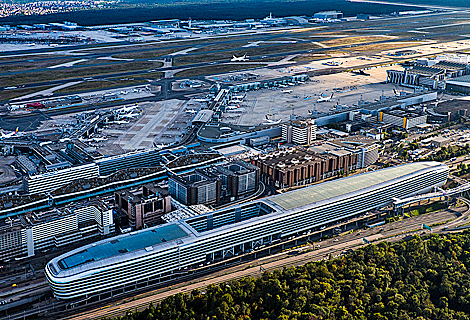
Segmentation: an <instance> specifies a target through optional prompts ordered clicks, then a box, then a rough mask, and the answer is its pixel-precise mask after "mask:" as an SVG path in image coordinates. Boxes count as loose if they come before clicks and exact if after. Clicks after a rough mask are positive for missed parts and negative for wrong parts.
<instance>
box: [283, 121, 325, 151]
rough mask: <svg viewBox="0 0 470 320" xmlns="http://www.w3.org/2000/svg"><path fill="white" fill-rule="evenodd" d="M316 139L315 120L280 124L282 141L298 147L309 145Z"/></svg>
mask: <svg viewBox="0 0 470 320" xmlns="http://www.w3.org/2000/svg"><path fill="white" fill-rule="evenodd" d="M316 139H317V126H316V125H315V120H313V119H308V120H295V121H291V122H289V123H284V124H282V140H284V141H286V142H287V143H295V144H298V145H311V144H313V143H314V141H315V140H316Z"/></svg>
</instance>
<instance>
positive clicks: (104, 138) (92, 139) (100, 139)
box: [79, 137, 108, 142]
mask: <svg viewBox="0 0 470 320" xmlns="http://www.w3.org/2000/svg"><path fill="white" fill-rule="evenodd" d="M79 140H80V141H82V142H100V141H106V140H108V138H107V137H97V138H89V139H83V138H80V139H79Z"/></svg>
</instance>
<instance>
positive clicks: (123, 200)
mask: <svg viewBox="0 0 470 320" xmlns="http://www.w3.org/2000/svg"><path fill="white" fill-rule="evenodd" d="M114 201H115V203H116V205H117V206H118V208H119V209H120V210H121V211H122V212H123V213H125V214H126V215H127V216H128V218H129V225H130V227H132V229H134V230H139V229H142V228H144V227H147V226H152V225H156V224H159V223H161V222H162V221H161V219H160V217H161V216H162V215H164V214H166V213H168V212H170V211H171V197H170V195H169V192H168V191H167V190H164V189H162V188H159V187H154V186H153V185H152V184H146V185H144V186H143V187H142V189H139V190H136V191H132V192H131V191H129V190H124V191H121V192H116V193H114Z"/></svg>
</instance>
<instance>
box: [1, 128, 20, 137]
mask: <svg viewBox="0 0 470 320" xmlns="http://www.w3.org/2000/svg"><path fill="white" fill-rule="evenodd" d="M17 133H18V127H17V128H16V130H15V131H13V132H10V133H7V134H5V133H3V131H2V132H0V134H1V136H0V139H10V138H12V137H13V136H14V135H15V134H17Z"/></svg>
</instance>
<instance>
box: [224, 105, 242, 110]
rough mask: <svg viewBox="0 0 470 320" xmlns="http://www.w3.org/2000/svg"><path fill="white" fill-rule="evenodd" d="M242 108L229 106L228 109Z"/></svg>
mask: <svg viewBox="0 0 470 320" xmlns="http://www.w3.org/2000/svg"><path fill="white" fill-rule="evenodd" d="M238 108H240V107H239V106H227V109H229V110H234V109H238Z"/></svg>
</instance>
